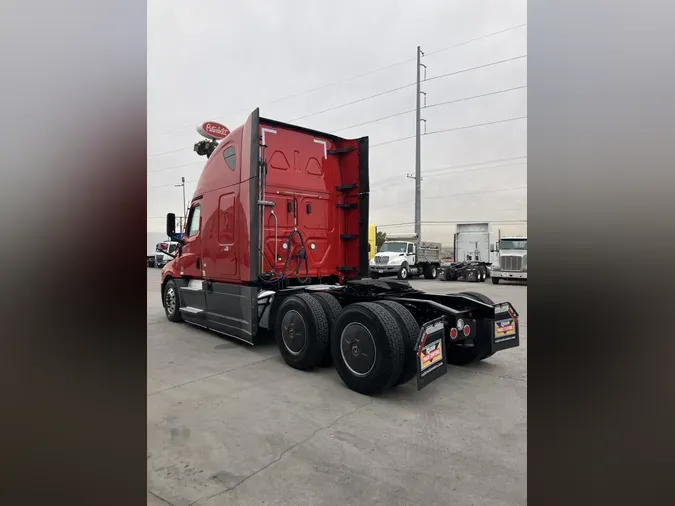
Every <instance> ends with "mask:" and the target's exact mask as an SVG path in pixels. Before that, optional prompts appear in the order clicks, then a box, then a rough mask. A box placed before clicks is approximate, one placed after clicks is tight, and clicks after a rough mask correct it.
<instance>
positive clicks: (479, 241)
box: [455, 223, 490, 262]
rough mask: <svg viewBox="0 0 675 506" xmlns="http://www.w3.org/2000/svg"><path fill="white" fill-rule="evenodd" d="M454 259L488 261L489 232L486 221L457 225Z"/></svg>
mask: <svg viewBox="0 0 675 506" xmlns="http://www.w3.org/2000/svg"><path fill="white" fill-rule="evenodd" d="M455 260H456V261H459V262H461V261H464V260H478V261H481V262H489V261H490V234H489V230H488V224H487V223H464V224H460V225H457V251H456V252H455Z"/></svg>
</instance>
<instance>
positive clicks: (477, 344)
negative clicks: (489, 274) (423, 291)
mask: <svg viewBox="0 0 675 506" xmlns="http://www.w3.org/2000/svg"><path fill="white" fill-rule="evenodd" d="M457 295H466V296H468V297H469V298H472V299H474V300H477V301H479V302H484V303H485V304H490V305H493V304H494V302H493V300H492V299H491V298H490V297H488V296H487V295H483V294H482V293H478V292H459V293H458V294H457ZM491 321H492V320H482V321H480V322H479V327H478V328H477V329H476V337H474V340H473V344H474V345H473V347H471V348H463V347H462V346H460V344H459V343H457V344H455V343H448V342H447V341H446V343H447V344H448V346H447V348H448V364H452V365H467V364H470V363H472V362H479V361H481V360H485V359H486V358H488V357H491V356H492V355H493V353H490V339H492V329H491V328H490V325H491Z"/></svg>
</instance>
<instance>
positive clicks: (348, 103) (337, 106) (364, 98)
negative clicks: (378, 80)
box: [289, 83, 417, 123]
mask: <svg viewBox="0 0 675 506" xmlns="http://www.w3.org/2000/svg"><path fill="white" fill-rule="evenodd" d="M415 84H417V83H410V84H404V85H403V86H399V87H398V88H393V89H391V90H387V91H382V92H380V93H375V94H374V95H369V96H367V97H363V98H359V99H358V100H354V101H352V102H347V103H345V104H340V105H336V106H334V107H329V108H328V109H324V110H322V111H317V112H314V113H312V114H307V115H305V116H299V117H297V118H293V119H291V120H289V123H292V122H294V121H299V120H301V119H307V118H311V117H312V116H318V115H319V114H324V113H326V112H329V111H335V110H337V109H342V108H343V107H347V106H350V105H354V104H358V103H361V102H365V101H366V100H371V99H373V98H377V97H381V96H383V95H387V94H389V93H394V92H395V91H399V90H403V89H405V88H410V87H411V86H415Z"/></svg>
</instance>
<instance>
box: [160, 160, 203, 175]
mask: <svg viewBox="0 0 675 506" xmlns="http://www.w3.org/2000/svg"><path fill="white" fill-rule="evenodd" d="M198 163H201V164H203V163H204V162H203V161H201V160H199V161H197V162H190V163H184V164H183V165H172V166H171V167H165V168H163V169H155V170H149V171H148V174H154V173H155V172H164V171H167V170H172V169H180V168H181V167H189V166H190V165H196V164H198Z"/></svg>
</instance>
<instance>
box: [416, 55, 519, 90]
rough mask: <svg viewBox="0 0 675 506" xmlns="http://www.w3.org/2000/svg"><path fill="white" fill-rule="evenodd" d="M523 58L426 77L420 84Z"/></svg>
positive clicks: (515, 57)
mask: <svg viewBox="0 0 675 506" xmlns="http://www.w3.org/2000/svg"><path fill="white" fill-rule="evenodd" d="M523 58H527V55H526V54H522V55H520V56H514V57H513V58H507V59H505V60H499V61H494V62H492V63H486V64H485V65H478V66H477V67H471V68H469V69H462V70H456V71H455V72H448V73H447V74H441V75H439V76H433V77H427V78H426V79H425V80H424V81H422V82H425V83H426V82H428V81H435V80H436V79H442V78H444V77H450V76H456V75H457V74H464V73H466V72H472V71H474V70H480V69H485V68H488V67H493V66H495V65H501V64H502V63H508V62H510V61H515V60H522V59H523Z"/></svg>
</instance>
